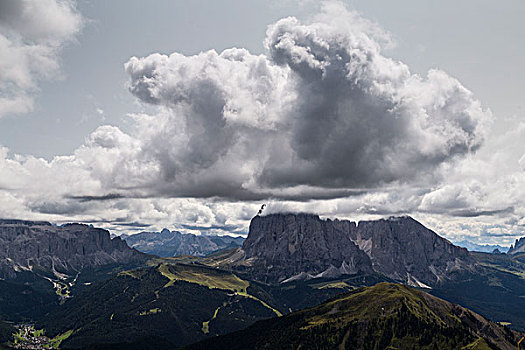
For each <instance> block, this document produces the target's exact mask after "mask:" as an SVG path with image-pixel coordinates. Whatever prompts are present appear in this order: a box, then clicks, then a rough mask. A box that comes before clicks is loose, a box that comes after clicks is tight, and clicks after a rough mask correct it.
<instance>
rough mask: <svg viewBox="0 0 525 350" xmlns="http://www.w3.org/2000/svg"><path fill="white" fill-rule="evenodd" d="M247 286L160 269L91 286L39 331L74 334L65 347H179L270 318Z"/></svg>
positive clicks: (209, 272)
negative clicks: (154, 343)
mask: <svg viewBox="0 0 525 350" xmlns="http://www.w3.org/2000/svg"><path fill="white" fill-rule="evenodd" d="M248 286H249V283H248V282H247V281H243V280H241V279H239V278H238V277H236V276H235V275H233V274H231V273H228V272H224V271H217V270H216V269H212V268H208V267H202V266H190V265H168V264H161V265H158V266H155V267H150V268H144V269H138V270H132V271H127V272H123V273H120V274H118V275H116V276H114V277H113V278H111V279H109V280H107V281H104V282H100V283H96V284H94V285H93V286H91V288H89V289H87V290H85V291H84V292H83V293H81V294H80V295H78V296H76V297H74V298H72V299H71V300H68V301H67V302H66V303H65V304H64V305H62V306H61V308H60V309H58V310H57V311H55V312H53V313H52V314H50V315H48V317H46V318H45V320H43V321H42V322H41V324H40V325H39V327H42V328H45V329H46V331H47V332H48V333H50V334H58V333H60V332H62V331H63V330H64V329H72V330H74V331H73V334H72V335H71V336H70V337H69V338H68V339H67V340H66V341H65V342H64V345H65V346H68V347H78V346H84V345H88V344H97V343H126V342H131V341H140V339H143V338H146V337H152V338H157V339H164V340H165V341H168V342H171V343H173V344H175V345H183V344H188V343H191V342H194V341H197V340H199V339H202V338H204V337H206V336H214V335H217V334H224V333H227V332H231V331H235V330H238V329H241V328H244V327H246V326H247V325H249V324H252V323H253V322H255V321H257V320H260V319H264V318H269V317H273V316H275V315H276V313H275V310H274V309H273V308H272V307H271V306H269V305H267V304H266V303H264V302H261V301H260V300H259V299H258V298H257V297H254V296H250V295H248V293H246V289H247V287H248ZM217 310H218V311H217Z"/></svg>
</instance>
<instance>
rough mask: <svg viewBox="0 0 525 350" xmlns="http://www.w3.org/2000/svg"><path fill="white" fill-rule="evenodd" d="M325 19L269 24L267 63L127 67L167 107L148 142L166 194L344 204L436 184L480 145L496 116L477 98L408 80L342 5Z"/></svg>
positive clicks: (169, 62) (433, 77)
mask: <svg viewBox="0 0 525 350" xmlns="http://www.w3.org/2000/svg"><path fill="white" fill-rule="evenodd" d="M334 6H335V7H334ZM338 6H339V7H338ZM325 11H326V13H325V18H324V21H320V22H315V21H314V22H312V23H307V24H303V23H301V22H300V21H299V20H297V19H296V18H293V17H290V18H285V19H282V20H280V21H278V22H277V23H275V24H274V25H271V26H270V27H269V29H268V32H267V38H266V40H265V46H266V49H267V53H266V55H259V56H255V55H252V54H250V53H249V52H247V51H246V50H243V49H230V50H226V51H224V52H222V53H220V54H217V53H216V52H215V51H208V52H205V53H201V54H199V55H196V56H184V55H181V54H178V53H174V54H172V55H170V56H165V55H159V54H153V55H151V56H148V57H145V58H140V59H139V58H132V59H131V60H130V61H129V62H128V63H127V64H126V71H127V72H128V74H129V75H130V77H131V83H130V91H131V92H132V93H133V94H134V95H135V96H136V97H137V98H139V99H140V100H142V101H143V102H146V103H149V104H154V105H159V106H162V108H164V109H165V110H168V111H169V112H167V113H166V112H164V113H162V114H160V115H159V116H157V117H156V120H155V122H156V123H159V124H160V125H163V126H162V127H158V128H155V127H151V123H154V122H151V121H148V123H149V124H148V125H149V126H150V127H149V128H147V129H149V130H150V134H147V135H142V136H143V137H144V139H143V140H142V141H143V143H142V150H143V152H144V154H145V155H146V158H149V159H154V160H155V162H156V163H157V164H158V166H159V170H160V176H161V180H162V181H161V184H160V185H159V187H158V188H159V189H162V190H160V192H162V193H168V194H172V195H174V196H180V195H182V196H196V197H225V198H237V199H261V198H265V197H266V198H308V197H309V196H311V193H312V191H314V190H318V191H319V190H320V191H322V190H336V191H339V193H336V194H335V196H338V195H341V196H344V195H345V189H354V190H355V189H369V188H374V187H381V186H384V185H385V184H392V183H409V182H412V181H419V180H421V179H422V178H427V181H428V180H431V179H432V178H433V176H434V175H433V174H434V173H435V171H434V170H435V169H436V167H438V166H439V165H441V164H443V163H446V162H450V161H453V160H454V159H456V158H457V157H460V156H463V155H465V154H469V153H472V152H475V150H477V149H478V148H479V147H480V145H481V144H482V142H483V138H484V135H485V131H486V126H487V124H488V123H489V122H490V120H491V115H490V112H488V111H484V110H483V109H482V108H481V107H480V103H479V102H478V101H477V100H476V99H474V98H473V96H472V93H471V92H470V91H468V90H467V89H466V88H464V87H463V86H462V85H461V84H460V83H459V82H458V81H457V80H455V79H453V78H451V77H449V76H448V75H447V74H445V73H444V72H441V71H438V70H432V71H429V72H428V75H427V77H426V78H424V79H423V78H421V77H419V76H418V75H414V74H411V73H410V71H409V69H408V67H407V66H406V65H404V64H403V63H401V62H397V61H394V60H392V59H389V58H387V57H385V56H384V55H383V54H382V53H381V43H380V42H379V41H378V40H377V39H376V38H375V37H374V35H373V34H374V32H376V31H377V28H376V27H374V26H372V25H371V24H370V23H369V22H367V21H364V20H360V21H359V20H356V18H359V17H356V15H355V14H354V13H351V12H348V11H346V9H344V7H342V5H333V4H332V5H330V6H326V9H325ZM319 18H321V19H322V18H323V17H322V16H320V17H319ZM326 18H337V20H334V21H328V20H326ZM345 20H347V22H348V21H351V20H356V21H355V22H356V24H355V25H353V24H352V23H350V24H349V23H347V22H345ZM341 23H343V24H341ZM144 129H146V128H144ZM235 170H239V171H235ZM290 189H296V191H297V192H296V193H295V194H292V195H290V193H289V192H290ZM326 193H328V191H327V192H326ZM328 196H334V193H333V192H332V193H330V194H329V195H327V196H326V197H328ZM319 197H320V198H322V196H319Z"/></svg>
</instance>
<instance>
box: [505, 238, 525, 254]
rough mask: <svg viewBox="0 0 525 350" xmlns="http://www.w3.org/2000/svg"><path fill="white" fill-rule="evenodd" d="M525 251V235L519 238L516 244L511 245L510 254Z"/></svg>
mask: <svg viewBox="0 0 525 350" xmlns="http://www.w3.org/2000/svg"><path fill="white" fill-rule="evenodd" d="M518 253H525V237H522V238H520V239H517V240H516V242H515V243H514V245H513V246H512V245H511V246H510V249H509V251H508V254H518Z"/></svg>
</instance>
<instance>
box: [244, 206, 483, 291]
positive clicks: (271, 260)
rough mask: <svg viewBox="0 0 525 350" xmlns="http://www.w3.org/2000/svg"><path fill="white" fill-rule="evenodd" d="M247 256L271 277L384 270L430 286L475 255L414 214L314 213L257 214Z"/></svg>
mask: <svg viewBox="0 0 525 350" xmlns="http://www.w3.org/2000/svg"><path fill="white" fill-rule="evenodd" d="M242 256H243V259H242V262H240V263H239V264H238V265H239V266H244V267H245V269H246V271H247V272H248V273H249V274H250V275H252V277H253V278H258V279H259V280H264V281H266V282H286V281H290V280H294V279H306V278H318V277H330V278H333V277H337V276H340V275H344V274H355V273H358V272H363V273H370V272H373V271H375V272H379V273H381V274H383V275H385V276H386V277H388V278H391V279H393V280H395V281H400V282H404V283H407V284H409V285H413V286H418V287H430V286H433V285H435V284H436V283H438V282H440V281H441V280H443V279H445V278H447V276H448V275H450V274H451V273H453V272H454V271H461V270H465V269H470V268H471V267H472V266H473V265H474V261H473V259H472V258H471V257H470V255H469V253H468V251H467V250H466V249H464V248H460V247H457V246H455V245H453V244H452V243H450V242H449V241H448V240H446V239H444V238H442V237H440V236H438V235H437V234H436V233H434V232H433V231H431V230H429V229H427V228H426V227H424V226H423V225H422V224H420V223H419V222H417V221H416V220H414V219H412V218H410V217H392V218H389V219H382V220H377V221H361V222H359V224H356V223H355V222H351V221H347V220H321V219H320V218H319V216H317V215H312V214H271V215H267V216H256V217H255V218H253V219H252V222H251V224H250V232H249V234H248V238H247V239H246V241H245V242H244V244H243V247H242Z"/></svg>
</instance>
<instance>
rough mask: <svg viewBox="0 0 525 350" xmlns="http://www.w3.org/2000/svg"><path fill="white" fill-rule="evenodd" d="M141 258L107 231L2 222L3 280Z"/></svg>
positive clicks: (0, 271) (80, 226) (0, 258)
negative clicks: (39, 270)
mask: <svg viewBox="0 0 525 350" xmlns="http://www.w3.org/2000/svg"><path fill="white" fill-rule="evenodd" d="M139 257H141V253H139V252H137V251H136V250H133V249H131V248H129V247H128V245H127V244H126V242H124V241H123V240H122V239H120V238H119V237H116V238H113V239H111V238H110V234H109V232H108V231H107V230H104V229H100V228H93V227H91V226H88V225H84V224H78V223H72V224H65V225H63V226H54V225H52V224H50V223H48V222H38V221H23V220H0V277H1V278H6V277H14V276H15V275H16V273H17V272H21V271H32V270H33V269H34V268H35V267H39V268H43V269H46V270H49V271H60V272H63V273H64V272H69V271H77V270H79V269H81V268H84V267H89V266H99V265H105V264H109V263H127V262H130V261H133V260H135V259H138V258H139Z"/></svg>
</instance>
